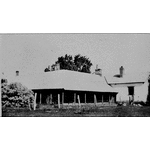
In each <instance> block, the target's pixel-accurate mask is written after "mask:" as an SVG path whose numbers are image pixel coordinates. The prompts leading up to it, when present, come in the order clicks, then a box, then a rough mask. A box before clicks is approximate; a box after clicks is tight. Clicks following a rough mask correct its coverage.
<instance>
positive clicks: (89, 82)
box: [12, 70, 117, 106]
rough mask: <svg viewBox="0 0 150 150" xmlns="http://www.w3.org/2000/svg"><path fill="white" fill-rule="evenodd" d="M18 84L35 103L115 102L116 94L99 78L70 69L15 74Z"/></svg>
mask: <svg viewBox="0 0 150 150" xmlns="http://www.w3.org/2000/svg"><path fill="white" fill-rule="evenodd" d="M16 73H17V74H16V75H17V76H16V77H15V79H14V80H12V81H13V82H14V81H15V82H20V83H22V84H23V85H25V86H26V87H28V88H29V89H31V90H33V91H34V93H35V98H36V103H40V104H44V103H48V104H51V103H55V102H56V103H58V104H59V106H61V105H63V104H66V103H67V104H68V103H73V104H75V103H77V102H78V103H94V104H97V103H110V102H112V101H115V100H116V94H117V91H116V90H115V89H113V88H112V87H111V86H109V85H108V84H107V82H106V80H105V78H104V77H103V76H100V75H96V74H89V73H82V72H77V71H70V70H56V71H51V72H46V73H45V72H43V73H40V74H36V75H28V76H25V75H19V73H18V72H16Z"/></svg>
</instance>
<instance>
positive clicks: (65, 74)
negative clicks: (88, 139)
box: [1, 33, 150, 117]
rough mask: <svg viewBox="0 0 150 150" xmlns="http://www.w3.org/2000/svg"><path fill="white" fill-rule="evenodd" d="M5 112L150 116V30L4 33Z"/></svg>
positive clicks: (3, 82) (3, 98)
mask: <svg viewBox="0 0 150 150" xmlns="http://www.w3.org/2000/svg"><path fill="white" fill-rule="evenodd" d="M1 49H2V62H3V68H2V69H3V70H2V79H1V83H2V86H1V88H2V116H5V117H7V116H14V117H15V116H20V117H30V116H37V117H42V116H43V117H146V116H150V67H149V66H150V61H149V60H150V50H149V49H150V34H136V33H135V34H133V33H132V34H129V33H128V34H125V33H118V34H117V33H107V34H101V33H97V34H96V33H68V34H67V33H47V34H46V33H45V34H42V33H41V34H40V33H39V34H38V33H37V34H30V33H29V34H1Z"/></svg>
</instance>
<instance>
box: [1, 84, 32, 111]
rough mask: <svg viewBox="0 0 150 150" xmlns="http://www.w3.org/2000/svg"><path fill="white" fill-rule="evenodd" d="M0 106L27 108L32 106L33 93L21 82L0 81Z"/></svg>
mask: <svg viewBox="0 0 150 150" xmlns="http://www.w3.org/2000/svg"><path fill="white" fill-rule="evenodd" d="M1 92H2V107H3V108H5V107H17V108H20V107H22V108H25V107H28V108H29V109H32V108H33V101H34V93H33V91H31V90H29V89H28V88H27V87H25V86H23V85H22V84H21V83H17V82H15V83H11V84H9V85H7V83H6V82H2V81H1Z"/></svg>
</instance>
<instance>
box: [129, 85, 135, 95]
mask: <svg viewBox="0 0 150 150" xmlns="http://www.w3.org/2000/svg"><path fill="white" fill-rule="evenodd" d="M128 93H129V95H134V86H129V87H128Z"/></svg>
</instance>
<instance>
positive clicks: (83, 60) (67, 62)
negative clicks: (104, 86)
mask: <svg viewBox="0 0 150 150" xmlns="http://www.w3.org/2000/svg"><path fill="white" fill-rule="evenodd" d="M57 64H59V65H60V69H66V70H73V71H79V72H86V73H90V68H91V66H92V63H91V61H90V60H89V58H87V57H86V56H81V55H80V54H78V55H75V56H74V58H73V57H72V56H71V55H67V54H66V55H65V56H61V57H58V60H57V61H56V62H55V64H53V65H52V68H53V67H55V66H57ZM53 70H55V69H53ZM53 70H52V71H53ZM46 71H48V69H46Z"/></svg>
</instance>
